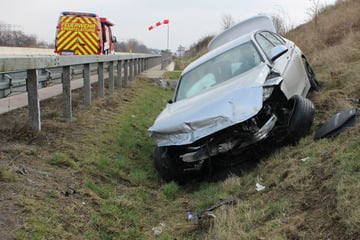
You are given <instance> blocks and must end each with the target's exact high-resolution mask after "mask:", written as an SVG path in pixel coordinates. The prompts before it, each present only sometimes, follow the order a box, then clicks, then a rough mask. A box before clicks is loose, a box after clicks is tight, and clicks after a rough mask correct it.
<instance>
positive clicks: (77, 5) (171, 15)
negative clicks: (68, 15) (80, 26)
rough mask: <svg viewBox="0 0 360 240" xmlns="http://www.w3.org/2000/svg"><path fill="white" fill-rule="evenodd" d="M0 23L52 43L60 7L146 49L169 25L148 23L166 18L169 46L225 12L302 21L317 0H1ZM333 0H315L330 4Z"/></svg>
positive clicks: (200, 33) (194, 37)
mask: <svg viewBox="0 0 360 240" xmlns="http://www.w3.org/2000/svg"><path fill="white" fill-rule="evenodd" d="M0 1H1V3H0V6H1V14H0V22H1V23H5V24H14V25H15V26H16V27H17V30H22V31H23V32H25V33H27V34H34V35H36V37H37V38H38V39H39V40H42V41H46V42H48V43H52V42H53V41H54V39H55V32H56V25H57V21H58V17H59V15H60V12H62V11H83V12H92V13H96V14H98V15H100V16H102V17H106V18H108V19H109V20H110V21H112V22H113V23H114V24H115V26H114V27H113V34H114V35H115V36H116V37H117V38H118V40H119V41H122V40H128V39H130V38H135V39H137V40H138V41H140V42H142V43H143V44H145V45H146V46H147V47H148V48H157V49H166V47H167V26H166V25H161V26H159V27H156V28H155V29H153V30H152V31H149V30H148V27H149V26H150V25H154V24H155V23H156V22H158V21H162V20H164V19H169V21H170V25H169V36H170V37H169V46H170V49H171V50H173V51H175V50H176V49H177V48H178V46H179V45H182V46H185V47H186V48H188V47H189V46H190V45H191V44H193V43H195V42H197V41H198V40H199V39H201V38H202V37H205V36H208V35H214V34H217V33H219V32H220V31H221V19H222V17H223V15H225V14H226V15H231V16H232V17H233V19H234V20H235V21H236V22H238V21H241V20H244V19H246V18H248V17H252V16H254V15H257V14H264V13H265V14H278V15H279V14H280V15H281V16H284V20H285V21H286V23H287V25H288V26H295V25H299V24H302V23H305V22H306V20H308V19H309V9H310V8H311V7H312V6H314V2H317V1H318V0H250V1H249V0H247V1H245V0H217V1H213V0H102V1H99V0H30V1H29V0H0ZM334 2H336V0H319V3H320V4H333V3H334Z"/></svg>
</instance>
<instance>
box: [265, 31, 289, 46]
mask: <svg viewBox="0 0 360 240" xmlns="http://www.w3.org/2000/svg"><path fill="white" fill-rule="evenodd" d="M261 35H263V36H264V37H265V38H267V39H268V40H269V41H270V42H271V43H272V44H274V45H275V46H279V45H284V44H285V42H284V40H282V39H281V38H279V37H278V36H276V35H275V34H274V33H271V32H262V33H261Z"/></svg>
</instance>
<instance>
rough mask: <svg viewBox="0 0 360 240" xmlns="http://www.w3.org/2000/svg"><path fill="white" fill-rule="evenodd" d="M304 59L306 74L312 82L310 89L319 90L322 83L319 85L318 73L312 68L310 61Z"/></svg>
mask: <svg viewBox="0 0 360 240" xmlns="http://www.w3.org/2000/svg"><path fill="white" fill-rule="evenodd" d="M303 61H304V67H305V71H306V75H307V76H308V78H309V82H310V90H312V91H319V90H320V85H319V82H318V81H317V78H316V74H315V72H314V70H313V69H312V67H311V66H310V64H309V62H308V61H307V60H306V59H305V58H303Z"/></svg>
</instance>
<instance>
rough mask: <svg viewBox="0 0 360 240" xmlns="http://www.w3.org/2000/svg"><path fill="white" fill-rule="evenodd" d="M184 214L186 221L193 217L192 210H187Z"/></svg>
mask: <svg viewBox="0 0 360 240" xmlns="http://www.w3.org/2000/svg"><path fill="white" fill-rule="evenodd" d="M186 216H187V220H188V221H191V220H193V218H194V214H193V213H192V211H187V212H186Z"/></svg>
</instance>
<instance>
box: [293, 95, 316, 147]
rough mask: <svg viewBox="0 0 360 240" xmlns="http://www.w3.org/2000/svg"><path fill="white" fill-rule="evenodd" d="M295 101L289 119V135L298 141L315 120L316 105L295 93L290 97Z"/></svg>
mask: <svg viewBox="0 0 360 240" xmlns="http://www.w3.org/2000/svg"><path fill="white" fill-rule="evenodd" d="M290 101H291V102H293V109H292V111H291V115H290V119H289V126H288V130H289V135H290V137H291V139H293V140H295V141H297V140H299V139H300V138H301V137H304V136H305V135H307V134H308V133H309V131H310V128H311V125H312V123H313V121H314V112H315V110H314V105H313V103H312V102H311V101H310V100H309V99H307V98H304V97H302V96H299V95H295V96H293V97H292V98H291V99H290Z"/></svg>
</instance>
